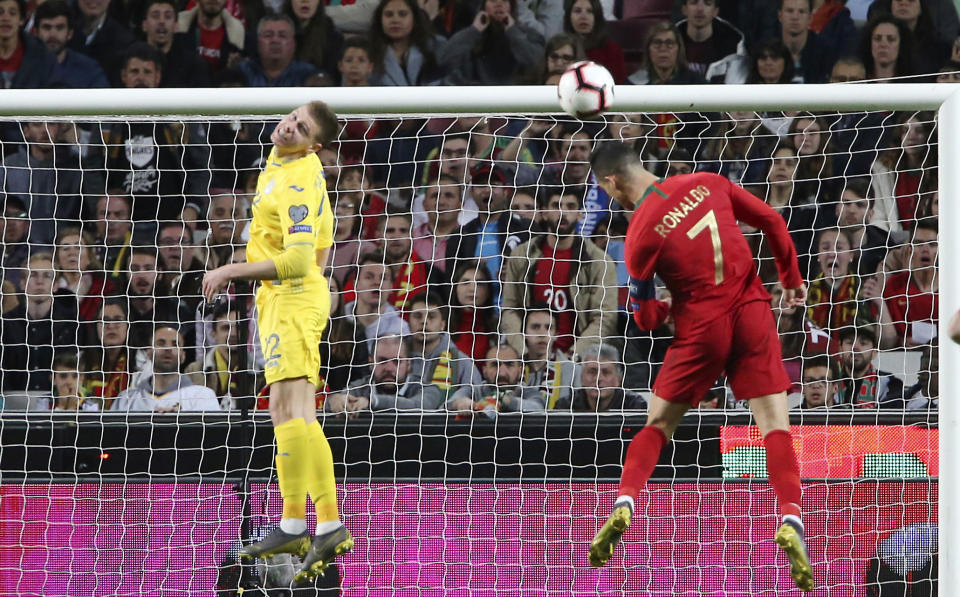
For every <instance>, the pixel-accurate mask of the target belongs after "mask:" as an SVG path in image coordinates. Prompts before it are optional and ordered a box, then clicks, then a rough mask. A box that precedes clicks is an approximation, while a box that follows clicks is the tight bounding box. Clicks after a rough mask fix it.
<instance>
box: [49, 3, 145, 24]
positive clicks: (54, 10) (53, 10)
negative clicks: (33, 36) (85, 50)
mask: <svg viewBox="0 0 960 597" xmlns="http://www.w3.org/2000/svg"><path fill="white" fill-rule="evenodd" d="M158 1H159V0H158ZM57 17H67V29H73V22H72V19H73V11H72V10H71V9H70V5H69V4H67V3H66V2H65V1H64V0H47V1H46V2H44V3H43V4H41V5H40V6H38V7H37V10H36V11H35V12H34V13H33V22H34V23H36V24H37V26H38V27H39V26H40V21H44V20H47V19H55V18H57Z"/></svg>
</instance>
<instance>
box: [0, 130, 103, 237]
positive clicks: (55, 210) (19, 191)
mask: <svg viewBox="0 0 960 597" xmlns="http://www.w3.org/2000/svg"><path fill="white" fill-rule="evenodd" d="M65 124H66V123H63V122H58V121H46V122H45V121H25V122H22V123H21V124H20V129H21V130H22V131H23V138H24V140H25V141H26V144H25V145H22V146H20V147H18V148H17V151H16V152H15V153H13V154H12V155H8V156H4V157H3V166H2V168H0V188H3V190H4V191H5V192H7V193H14V194H16V195H18V196H20V198H21V199H22V200H23V202H24V204H25V205H26V208H27V213H28V214H29V218H30V242H31V243H33V244H37V245H45V246H46V247H47V248H52V245H53V240H54V237H55V236H56V232H57V226H58V225H59V224H64V223H78V222H79V219H80V207H81V205H80V196H81V194H95V193H98V192H102V190H103V178H102V176H101V175H100V173H99V172H96V171H93V172H91V171H82V170H81V169H80V166H79V162H78V161H77V159H76V158H75V157H74V156H72V155H70V153H69V152H67V151H63V150H61V151H57V148H56V144H57V143H58V142H59V141H60V139H61V133H62V131H63V129H64V127H65Z"/></svg>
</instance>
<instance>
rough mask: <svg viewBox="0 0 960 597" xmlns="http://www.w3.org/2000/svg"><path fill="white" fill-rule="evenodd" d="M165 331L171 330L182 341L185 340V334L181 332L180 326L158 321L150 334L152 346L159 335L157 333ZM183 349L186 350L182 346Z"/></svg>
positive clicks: (172, 322)
mask: <svg viewBox="0 0 960 597" xmlns="http://www.w3.org/2000/svg"><path fill="white" fill-rule="evenodd" d="M163 329H171V330H173V331H174V332H176V333H177V335H178V336H180V339H181V340H183V339H184V337H183V332H181V331H180V325H179V324H177V322H175V321H158V322H156V323H154V324H153V331H152V332H151V334H150V344H151V345H153V340H154V338H155V337H156V335H157V332H159V331H160V330H163ZM181 348H184V347H183V346H181Z"/></svg>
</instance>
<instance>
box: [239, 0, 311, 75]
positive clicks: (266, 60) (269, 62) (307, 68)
mask: <svg viewBox="0 0 960 597" xmlns="http://www.w3.org/2000/svg"><path fill="white" fill-rule="evenodd" d="M295 31H296V28H295V26H294V24H293V19H291V18H290V17H288V16H287V15H271V14H267V15H264V17H263V18H262V19H260V22H259V23H257V47H258V48H259V52H258V53H257V57H256V58H250V59H249V60H245V61H244V62H241V63H240V65H239V66H238V68H239V69H240V71H241V72H242V73H243V75H244V76H245V77H246V78H247V85H249V86H250V87H302V86H303V85H304V83H305V82H306V80H307V77H309V76H310V75H313V74H314V73H316V72H317V68H316V67H315V66H313V65H312V64H309V63H306V62H301V61H299V60H294V56H295V55H296V53H297V41H296V34H295Z"/></svg>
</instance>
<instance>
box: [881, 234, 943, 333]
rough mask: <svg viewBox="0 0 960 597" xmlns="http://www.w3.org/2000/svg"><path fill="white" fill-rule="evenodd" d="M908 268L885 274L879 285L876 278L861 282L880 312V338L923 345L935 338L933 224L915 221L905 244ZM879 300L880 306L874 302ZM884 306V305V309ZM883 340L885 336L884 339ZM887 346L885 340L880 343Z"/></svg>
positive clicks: (938, 286) (934, 246)
mask: <svg viewBox="0 0 960 597" xmlns="http://www.w3.org/2000/svg"><path fill="white" fill-rule="evenodd" d="M909 251H910V267H909V269H908V270H907V271H902V272H897V273H893V274H891V275H889V276H888V277H887V279H886V283H885V284H883V285H882V298H881V297H880V296H878V295H879V294H880V292H881V288H880V285H881V282H880V280H879V279H877V278H871V279H870V280H869V281H868V282H864V295H865V297H866V298H869V299H871V300H872V301H873V303H874V310H875V311H879V312H880V318H879V321H880V324H881V331H880V333H881V337H882V338H883V337H891V339H892V345H893V346H898V347H899V346H907V347H908V348H910V347H914V346H923V345H926V344H930V343H931V342H933V341H934V340H935V339H936V337H937V322H938V318H937V314H938V313H939V305H938V303H939V299H938V293H939V290H940V284H939V280H938V277H937V275H936V263H937V223H936V222H935V221H933V220H929V219H928V220H924V221H922V222H918V223H917V229H916V230H915V231H914V233H913V239H912V240H911V242H910V245H909ZM881 301H882V303H883V304H882V305H879V304H877V303H879V302H881ZM884 306H885V307H886V308H885V309H884ZM884 339H885V338H884ZM881 345H882V346H884V347H885V346H887V344H886V342H883V343H882V344H881Z"/></svg>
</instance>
